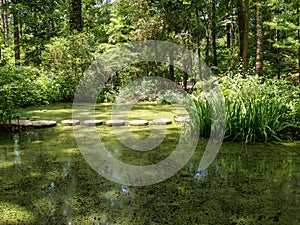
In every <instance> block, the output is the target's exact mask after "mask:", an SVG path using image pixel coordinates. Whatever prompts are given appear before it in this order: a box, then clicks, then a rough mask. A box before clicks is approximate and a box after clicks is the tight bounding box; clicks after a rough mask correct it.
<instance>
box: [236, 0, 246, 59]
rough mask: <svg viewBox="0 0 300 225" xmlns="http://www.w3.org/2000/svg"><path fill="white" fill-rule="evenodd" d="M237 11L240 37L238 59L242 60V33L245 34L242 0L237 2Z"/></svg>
mask: <svg viewBox="0 0 300 225" xmlns="http://www.w3.org/2000/svg"><path fill="white" fill-rule="evenodd" d="M237 10H238V27H239V34H240V35H239V36H240V39H239V41H240V43H239V46H240V58H241V59H242V58H243V53H244V33H245V22H244V8H243V0H237Z"/></svg>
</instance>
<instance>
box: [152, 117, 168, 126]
mask: <svg viewBox="0 0 300 225" xmlns="http://www.w3.org/2000/svg"><path fill="white" fill-rule="evenodd" d="M152 122H153V123H154V124H156V125H167V124H171V123H172V120H170V119H165V118H158V119H154V120H153V121H152Z"/></svg>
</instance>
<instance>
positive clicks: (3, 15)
mask: <svg viewBox="0 0 300 225" xmlns="http://www.w3.org/2000/svg"><path fill="white" fill-rule="evenodd" d="M6 4H7V3H6V0H1V1H0V7H1V19H2V33H3V43H4V45H5V46H8V42H7V36H8V26H7V24H8V18H7V6H6Z"/></svg>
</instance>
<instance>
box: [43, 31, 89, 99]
mask: <svg viewBox="0 0 300 225" xmlns="http://www.w3.org/2000/svg"><path fill="white" fill-rule="evenodd" d="M92 46H93V37H91V36H89V37H87V36H85V35H84V34H77V35H72V36H68V37H62V38H53V39H52V40H51V42H50V43H49V44H47V45H46V46H45V48H46V49H45V51H43V53H42V58H43V60H42V67H43V68H44V70H45V71H46V72H47V73H48V74H49V76H50V77H51V80H54V81H55V83H59V85H60V98H61V99H62V100H66V99H72V98H73V96H74V92H75V89H76V87H77V85H78V83H79V81H80V79H81V77H82V76H83V73H84V71H85V69H87V68H88V66H89V65H90V63H91V62H92V61H93V56H92V50H93V49H92Z"/></svg>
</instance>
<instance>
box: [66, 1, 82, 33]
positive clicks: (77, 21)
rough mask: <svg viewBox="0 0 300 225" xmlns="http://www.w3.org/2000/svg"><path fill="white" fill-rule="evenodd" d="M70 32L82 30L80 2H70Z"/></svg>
mask: <svg viewBox="0 0 300 225" xmlns="http://www.w3.org/2000/svg"><path fill="white" fill-rule="evenodd" d="M69 4H70V5H69V10H70V31H71V32H73V31H75V30H77V31H79V32H81V31H82V30H83V22H82V2H81V0H70V3H69Z"/></svg>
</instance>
